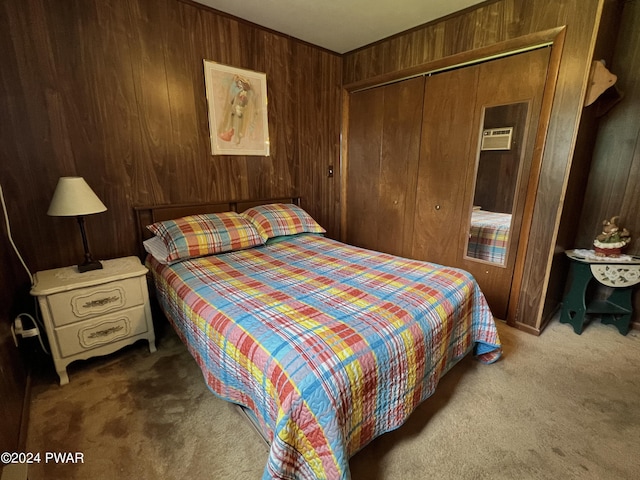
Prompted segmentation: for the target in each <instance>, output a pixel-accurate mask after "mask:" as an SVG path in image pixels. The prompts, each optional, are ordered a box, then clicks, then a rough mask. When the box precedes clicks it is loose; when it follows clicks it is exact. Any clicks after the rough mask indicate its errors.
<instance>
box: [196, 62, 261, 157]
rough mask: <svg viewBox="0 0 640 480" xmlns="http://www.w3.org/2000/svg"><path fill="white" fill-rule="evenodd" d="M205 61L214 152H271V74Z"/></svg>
mask: <svg viewBox="0 0 640 480" xmlns="http://www.w3.org/2000/svg"><path fill="white" fill-rule="evenodd" d="M203 63H204V80H205V93H206V97H207V104H208V114H209V136H210V139H211V154H212V155H256V156H269V125H268V117H267V75H266V74H265V73H260V72H255V71H253V70H246V69H242V68H236V67H232V66H229V65H223V64H220V63H217V62H213V61H210V60H203Z"/></svg>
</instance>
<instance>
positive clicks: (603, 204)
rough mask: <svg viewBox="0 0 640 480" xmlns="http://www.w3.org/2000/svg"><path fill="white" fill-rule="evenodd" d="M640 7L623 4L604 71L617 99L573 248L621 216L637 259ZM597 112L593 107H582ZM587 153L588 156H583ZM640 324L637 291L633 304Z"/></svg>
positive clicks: (598, 145)
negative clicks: (619, 96)
mask: <svg viewBox="0 0 640 480" xmlns="http://www.w3.org/2000/svg"><path fill="white" fill-rule="evenodd" d="M638 25H640V4H639V3H638V2H625V4H624V11H623V15H622V21H621V25H620V29H619V30H618V40H617V48H616V50H615V54H614V55H613V58H612V60H611V61H609V62H607V67H608V68H609V69H610V70H611V72H613V73H615V74H616V75H617V76H618V80H617V82H616V86H617V87H618V88H619V89H620V90H621V91H622V92H623V93H624V97H623V98H622V100H621V101H620V102H619V103H618V104H616V105H615V106H614V107H613V108H612V109H611V110H609V112H608V113H607V114H605V115H604V116H602V117H601V118H600V119H599V131H598V135H597V137H596V141H595V148H594V150H593V156H592V159H593V160H592V165H591V169H590V172H591V173H590V175H589V177H588V186H587V193H586V196H585V202H584V208H583V211H582V217H581V219H580V224H579V231H578V236H577V240H576V246H578V247H582V248H589V247H590V245H591V242H592V241H593V239H594V237H595V236H596V235H597V234H598V233H600V227H601V226H602V220H604V219H605V218H611V217H612V216H614V215H620V217H621V222H622V224H623V225H624V226H625V227H626V228H627V229H629V231H630V232H631V235H632V242H631V244H630V245H629V247H628V250H627V253H630V254H634V255H640V208H639V207H640V35H638ZM587 108H589V109H591V108H593V109H596V108H597V103H596V104H594V105H592V106H590V107H587ZM588 153H589V154H590V153H591V152H588ZM634 312H635V315H634V317H635V318H634V319H635V321H636V322H637V323H640V291H636V294H635V300H634Z"/></svg>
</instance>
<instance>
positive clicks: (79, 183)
mask: <svg viewBox="0 0 640 480" xmlns="http://www.w3.org/2000/svg"><path fill="white" fill-rule="evenodd" d="M106 209H107V207H105V206H104V203H102V202H101V201H100V199H99V198H98V196H97V195H96V194H95V193H94V192H93V190H91V187H90V186H89V185H88V184H87V182H85V180H84V178H82V177H60V180H58V185H57V186H56V190H55V192H54V193H53V198H52V199H51V205H49V210H48V211H47V215H51V216H53V217H75V216H79V215H90V214H92V213H100V212H104V211H105V210H106Z"/></svg>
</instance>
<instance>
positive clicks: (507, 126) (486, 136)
mask: <svg viewBox="0 0 640 480" xmlns="http://www.w3.org/2000/svg"><path fill="white" fill-rule="evenodd" d="M528 109H529V103H528V102H521V103H514V104H510V105H498V106H493V107H485V109H484V120H483V127H482V128H483V130H482V138H481V141H480V145H479V150H480V152H479V154H478V156H477V158H478V165H477V169H476V179H475V190H474V197H473V211H472V212H471V218H470V224H469V238H468V242H467V257H471V258H476V259H478V260H484V261H487V262H491V263H495V264H498V265H505V263H506V259H507V250H508V246H509V230H510V228H511V225H512V218H511V214H512V212H513V207H514V201H515V191H516V185H517V183H518V174H519V171H520V164H521V163H522V162H521V157H522V155H523V153H524V141H523V140H524V133H525V131H526V122H527V113H528Z"/></svg>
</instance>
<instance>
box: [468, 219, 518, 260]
mask: <svg viewBox="0 0 640 480" xmlns="http://www.w3.org/2000/svg"><path fill="white" fill-rule="evenodd" d="M510 226H511V215H510V214H508V213H496V212H487V211H484V210H480V211H476V212H473V213H472V214H471V229H470V232H469V246H468V248H467V255H469V256H470V257H473V258H478V259H481V260H487V261H489V262H496V263H500V264H503V263H504V261H505V257H506V253H507V242H508V240H509V227H510Z"/></svg>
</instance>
